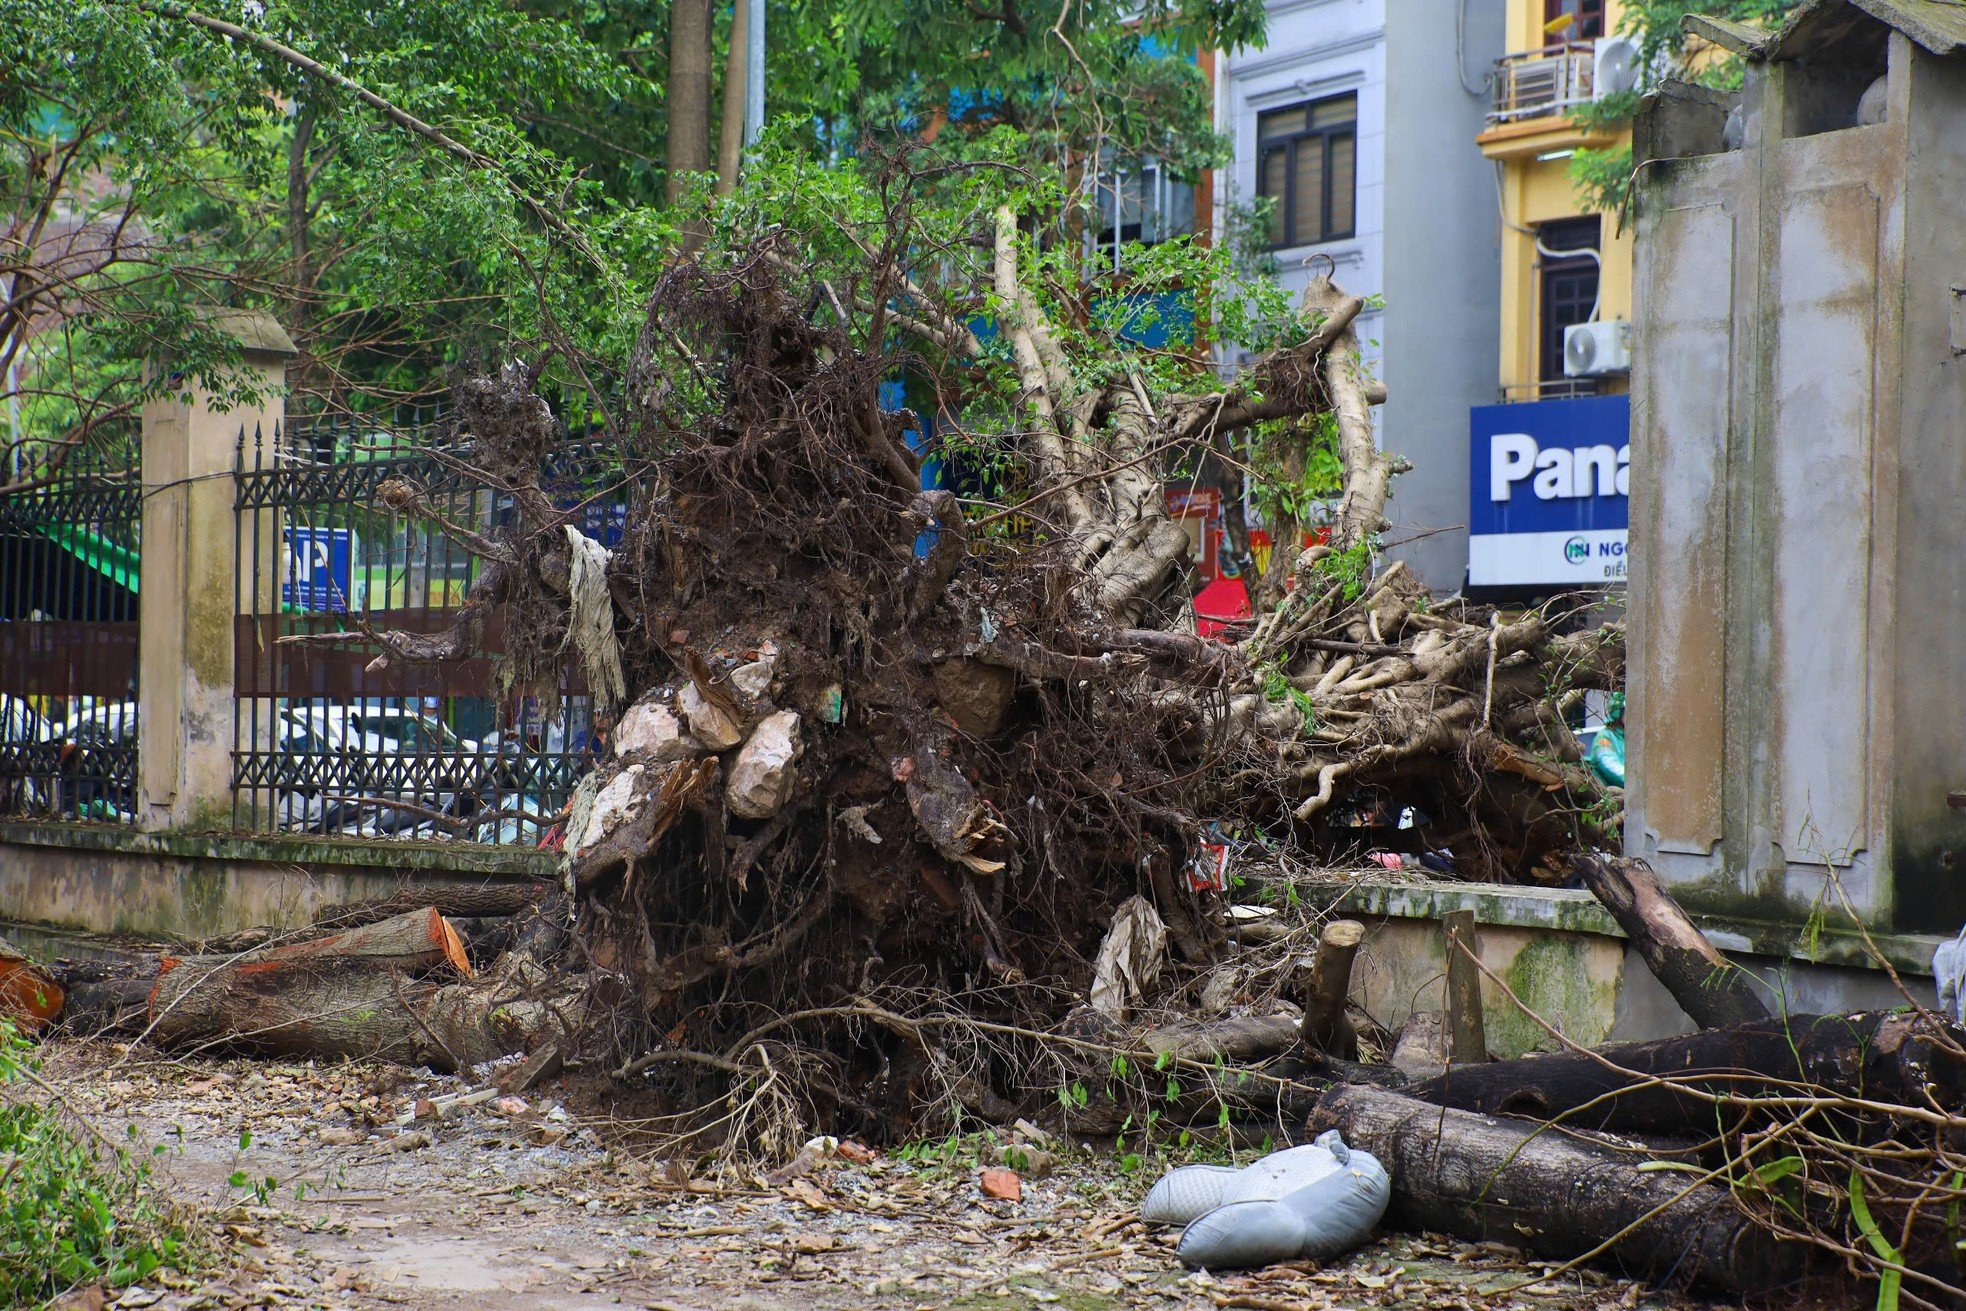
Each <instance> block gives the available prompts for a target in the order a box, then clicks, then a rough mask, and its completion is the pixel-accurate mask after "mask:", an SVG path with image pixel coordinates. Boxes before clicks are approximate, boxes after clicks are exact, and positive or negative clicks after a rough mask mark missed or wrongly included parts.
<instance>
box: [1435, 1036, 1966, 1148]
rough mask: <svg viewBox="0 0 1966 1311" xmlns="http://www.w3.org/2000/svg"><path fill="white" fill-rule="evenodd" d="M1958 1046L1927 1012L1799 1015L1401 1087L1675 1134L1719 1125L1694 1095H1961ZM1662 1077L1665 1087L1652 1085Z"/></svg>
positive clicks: (1458, 1101) (1946, 1101)
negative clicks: (1812, 1091)
mask: <svg viewBox="0 0 1966 1311" xmlns="http://www.w3.org/2000/svg"><path fill="white" fill-rule="evenodd" d="M1962 1051H1966V1032H1962V1031H1961V1030H1959V1029H1958V1028H1956V1027H1954V1026H1951V1025H1943V1026H1942V1025H1941V1023H1940V1022H1939V1021H1937V1020H1935V1019H1933V1018H1932V1017H1930V1016H1920V1015H1915V1014H1905V1015H1899V1014H1887V1013H1880V1012H1859V1013H1857V1014H1854V1015H1825V1016H1813V1015H1797V1016H1791V1017H1790V1018H1789V1019H1787V1020H1775V1019H1767V1020H1757V1021H1755V1022H1754V1023H1751V1024H1737V1025H1733V1026H1731V1027H1729V1028H1725V1029H1711V1030H1707V1031H1705V1032H1701V1033H1694V1034H1688V1035H1686V1036H1685V1037H1680V1038H1664V1039H1660V1040H1657V1041H1654V1042H1635V1043H1620V1044H1615V1045H1613V1046H1609V1047H1601V1048H1598V1049H1597V1053H1596V1055H1595V1056H1591V1055H1582V1054H1579V1053H1575V1052H1563V1053H1558V1054H1554V1055H1549V1056H1530V1057H1524V1058H1522V1059H1520V1060H1513V1061H1496V1062H1493V1063H1491V1064H1487V1065H1476V1066H1467V1067H1464V1068H1458V1069H1452V1070H1449V1071H1448V1072H1447V1073H1446V1074H1444V1075H1442V1076H1441V1077H1440V1078H1437V1079H1430V1080H1428V1081H1426V1082H1425V1083H1416V1084H1414V1085H1412V1086H1411V1087H1410V1088H1409V1089H1408V1092H1409V1093H1410V1094H1411V1095H1412V1096H1414V1097H1417V1098H1421V1099H1423V1100H1426V1101H1430V1102H1434V1103H1437V1104H1439V1105H1442V1106H1451V1107H1457V1108H1460V1109H1463V1110H1470V1111H1482V1112H1487V1113H1490V1114H1502V1115H1526V1116H1531V1117H1533V1118H1535V1119H1538V1120H1549V1119H1553V1118H1555V1117H1557V1116H1562V1117H1563V1123H1564V1125H1565V1127H1567V1128H1577V1129H1598V1130H1605V1131H1609V1132H1613V1133H1638V1134H1645V1133H1659V1134H1675V1133H1683V1132H1684V1131H1685V1130H1686V1127H1687V1126H1688V1125H1689V1124H1696V1125H1707V1126H1712V1125H1714V1124H1715V1108H1714V1105H1713V1103H1712V1101H1711V1100H1710V1099H1709V1098H1708V1097H1706V1096H1702V1095H1701V1094H1702V1093H1708V1094H1728V1095H1733V1096H1737V1097H1742V1098H1751V1097H1768V1096H1792V1095H1799V1094H1800V1093H1801V1092H1802V1091H1803V1090H1802V1089H1801V1088H1798V1085H1804V1086H1808V1087H1815V1088H1820V1089H1824V1090H1826V1091H1828V1092H1831V1093H1836V1094H1841V1095H1844V1096H1861V1097H1865V1098H1868V1099H1870V1100H1872V1101H1876V1102H1888V1103H1893V1104H1897V1105H1904V1106H1927V1105H1938V1106H1959V1105H1962V1104H1966V1056H1962V1055H1961V1054H1960V1053H1961V1052H1962ZM1600 1058H1601V1059H1600ZM1660 1076H1665V1077H1670V1078H1671V1079H1672V1080H1673V1085H1664V1084H1660V1083H1657V1082H1655V1078H1656V1077H1660ZM1585 1108H1587V1109H1585Z"/></svg>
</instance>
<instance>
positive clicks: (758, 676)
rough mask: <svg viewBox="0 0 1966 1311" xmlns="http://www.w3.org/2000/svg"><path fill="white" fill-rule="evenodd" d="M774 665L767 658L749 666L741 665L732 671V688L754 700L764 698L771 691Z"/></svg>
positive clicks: (753, 662) (755, 661)
mask: <svg viewBox="0 0 1966 1311" xmlns="http://www.w3.org/2000/svg"><path fill="white" fill-rule="evenodd" d="M772 664H773V662H772V660H771V658H770V657H768V656H767V657H765V658H763V659H760V660H753V661H752V662H751V663H750V664H748V665H739V666H738V667H737V668H735V669H733V670H731V671H730V681H731V684H732V686H734V687H736V688H737V690H738V691H740V692H742V693H743V694H744V695H745V696H748V697H750V698H752V699H753V700H756V699H757V698H758V697H761V696H764V695H765V694H766V693H768V692H770V691H771V675H772Z"/></svg>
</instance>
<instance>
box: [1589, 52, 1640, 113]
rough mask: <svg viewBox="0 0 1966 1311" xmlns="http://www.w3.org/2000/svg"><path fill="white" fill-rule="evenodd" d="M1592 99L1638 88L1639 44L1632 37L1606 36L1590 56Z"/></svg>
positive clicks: (1620, 93)
mask: <svg viewBox="0 0 1966 1311" xmlns="http://www.w3.org/2000/svg"><path fill="white" fill-rule="evenodd" d="M1591 72H1592V77H1591V98H1592V99H1594V100H1602V99H1604V97H1606V96H1615V95H1622V94H1623V93H1625V92H1627V91H1635V90H1637V89H1638V43H1637V42H1636V41H1633V40H1632V39H1631V38H1630V37H1623V36H1611V37H1605V38H1604V39H1602V40H1600V41H1599V42H1598V43H1597V51H1596V53H1595V54H1594V55H1593V56H1592V59H1591Z"/></svg>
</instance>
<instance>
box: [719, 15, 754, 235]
mask: <svg viewBox="0 0 1966 1311" xmlns="http://www.w3.org/2000/svg"><path fill="white" fill-rule="evenodd" d="M750 9H751V0H736V3H735V4H733V5H732V6H731V11H730V53H729V55H728V56H727V57H726V58H725V59H724V103H723V111H722V115H721V117H720V118H719V119H718V122H717V194H718V195H720V196H728V195H730V194H731V193H732V192H734V191H736V190H737V170H738V166H739V164H740V163H741V162H742V160H743V158H744V93H745V86H744V78H745V64H746V60H745V48H746V45H747V35H748V34H747V32H746V28H748V27H749V26H750V22H751V14H750Z"/></svg>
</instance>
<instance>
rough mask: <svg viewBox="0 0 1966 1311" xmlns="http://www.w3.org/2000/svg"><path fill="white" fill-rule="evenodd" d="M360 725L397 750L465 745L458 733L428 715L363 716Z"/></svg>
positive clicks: (383, 714)
mask: <svg viewBox="0 0 1966 1311" xmlns="http://www.w3.org/2000/svg"><path fill="white" fill-rule="evenodd" d="M360 726H361V730H362V732H364V733H372V734H374V735H375V736H376V737H378V738H380V739H382V743H383V745H384V746H385V747H392V748H394V749H395V750H398V751H404V752H427V751H456V750H458V749H460V747H461V746H462V743H461V742H460V741H459V740H458V737H457V734H455V733H453V732H451V731H450V730H449V729H448V728H446V727H444V725H443V724H442V723H440V722H438V721H437V720H435V719H432V718H430V717H429V716H428V715H405V714H386V713H370V714H364V715H363V716H362V717H361V719H360Z"/></svg>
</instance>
